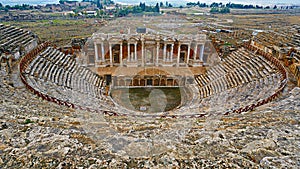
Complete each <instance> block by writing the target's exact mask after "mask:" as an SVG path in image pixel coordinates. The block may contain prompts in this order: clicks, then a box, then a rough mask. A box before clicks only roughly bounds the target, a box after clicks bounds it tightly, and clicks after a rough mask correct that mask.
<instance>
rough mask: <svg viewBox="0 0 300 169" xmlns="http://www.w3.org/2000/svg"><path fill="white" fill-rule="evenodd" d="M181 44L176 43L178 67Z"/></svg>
mask: <svg viewBox="0 0 300 169" xmlns="http://www.w3.org/2000/svg"><path fill="white" fill-rule="evenodd" d="M180 50H181V44H180V43H179V44H178V54H177V67H179V60H180Z"/></svg>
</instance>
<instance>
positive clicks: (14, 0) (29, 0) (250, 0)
mask: <svg viewBox="0 0 300 169" xmlns="http://www.w3.org/2000/svg"><path fill="white" fill-rule="evenodd" d="M78 1H81V0H78ZM167 1H168V2H170V3H171V4H173V5H178V6H179V5H185V4H186V3H187V2H197V1H199V0H180V1H178V0H167ZM0 2H1V3H2V4H4V5H17V4H19V5H21V4H30V5H43V4H53V3H56V4H57V3H58V2H59V0H0ZM114 2H119V3H126V4H128V3H130V4H138V3H139V2H146V4H152V5H154V4H156V3H157V2H166V0H114ZM200 2H201V3H208V4H211V3H212V2H218V3H219V2H222V3H225V4H226V3H228V2H232V3H240V4H253V5H275V4H276V5H280V4H284V5H291V4H293V5H300V1H299V0H271V1H270V0H269V1H265V0H200Z"/></svg>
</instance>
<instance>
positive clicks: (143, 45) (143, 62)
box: [142, 40, 145, 66]
mask: <svg viewBox="0 0 300 169" xmlns="http://www.w3.org/2000/svg"><path fill="white" fill-rule="evenodd" d="M144 47H145V44H144V41H143V40H142V66H144V64H145V61H144V60H145V58H144Z"/></svg>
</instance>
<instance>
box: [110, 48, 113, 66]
mask: <svg viewBox="0 0 300 169" xmlns="http://www.w3.org/2000/svg"><path fill="white" fill-rule="evenodd" d="M109 64H110V67H112V66H113V60H112V46H111V44H109Z"/></svg>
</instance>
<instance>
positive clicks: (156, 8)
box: [154, 3, 159, 12]
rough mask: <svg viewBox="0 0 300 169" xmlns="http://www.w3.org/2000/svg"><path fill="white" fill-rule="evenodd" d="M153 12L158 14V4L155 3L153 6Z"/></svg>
mask: <svg viewBox="0 0 300 169" xmlns="http://www.w3.org/2000/svg"><path fill="white" fill-rule="evenodd" d="M154 12H159V5H158V3H156V5H155V8H154Z"/></svg>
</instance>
